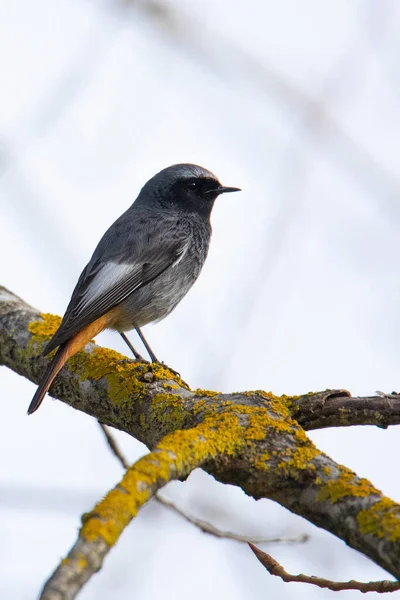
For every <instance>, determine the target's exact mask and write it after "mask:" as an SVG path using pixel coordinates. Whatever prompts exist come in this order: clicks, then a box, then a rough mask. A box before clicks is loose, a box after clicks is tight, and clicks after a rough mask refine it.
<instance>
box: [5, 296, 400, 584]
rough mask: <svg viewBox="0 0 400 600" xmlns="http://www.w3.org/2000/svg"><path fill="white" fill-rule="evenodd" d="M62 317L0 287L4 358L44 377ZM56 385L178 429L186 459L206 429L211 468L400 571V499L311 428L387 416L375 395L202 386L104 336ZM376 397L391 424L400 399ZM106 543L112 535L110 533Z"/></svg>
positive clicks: (117, 414)
mask: <svg viewBox="0 0 400 600" xmlns="http://www.w3.org/2000/svg"><path fill="white" fill-rule="evenodd" d="M58 322H59V320H58V318H56V317H53V316H51V315H40V314H39V313H38V311H36V310H34V309H33V308H31V307H29V306H28V305H26V304H25V303H24V302H23V301H22V300H20V299H19V298H17V297H16V296H14V295H13V294H11V293H10V292H8V291H7V290H4V289H3V290H1V289H0V363H2V364H5V365H7V366H8V367H10V368H12V369H13V370H15V371H17V372H18V373H20V374H21V375H24V376H25V377H28V378H29V379H31V380H32V381H35V382H37V381H38V380H39V378H40V376H41V375H42V373H43V370H44V369H45V367H46V364H47V359H46V358H43V357H38V355H39V354H40V351H41V349H42V347H43V345H44V344H45V343H46V341H47V340H48V338H49V336H50V335H51V334H52V333H53V332H54V330H55V328H56V327H57V324H58ZM51 393H52V395H53V396H55V397H57V398H60V399H61V400H63V401H64V402H67V403H68V404H70V405H71V406H73V407H75V408H77V409H79V410H82V411H84V412H86V413H88V414H90V415H92V416H94V417H95V418H96V419H98V420H100V421H101V422H102V423H105V424H109V425H112V426H114V427H116V428H119V429H121V430H123V431H125V432H127V433H129V434H130V435H133V436H134V437H136V438H137V439H139V440H141V441H142V442H144V443H145V444H146V445H147V446H148V447H149V448H155V447H156V446H157V444H159V443H160V440H162V439H163V438H165V436H168V435H169V434H171V435H173V436H174V438H173V439H174V447H173V449H172V450H171V451H173V453H174V454H175V455H176V456H177V457H178V458H179V457H181V456H182V455H183V454H185V453H186V452H189V453H190V452H195V451H196V448H197V445H196V444H197V442H196V439H197V436H198V431H199V428H204V440H205V441H204V443H205V446H206V448H207V452H208V454H207V456H209V457H211V458H209V459H207V460H205V462H204V463H203V464H202V466H203V468H204V469H205V470H206V471H208V472H209V473H211V474H212V475H214V476H215V477H216V478H217V479H218V480H220V481H222V482H225V483H231V484H235V485H238V486H240V487H241V488H242V489H243V490H244V491H245V492H246V493H248V494H250V495H252V496H254V497H255V498H261V497H265V498H271V499H273V500H275V501H277V502H279V503H280V504H282V505H283V506H285V507H287V508H288V509H289V510H291V511H292V512H294V513H297V514H299V515H301V516H303V517H305V518H306V519H308V520H309V521H311V522H312V523H315V524H316V525H318V526H320V527H323V528H325V529H327V530H328V531H331V532H332V533H333V534H334V535H336V536H338V537H339V538H341V539H343V540H345V541H346V543H347V544H348V545H350V546H351V547H353V548H355V549H357V550H359V551H360V552H363V553H364V554H365V555H366V556H369V557H370V558H372V560H374V561H375V562H376V563H377V564H379V565H380V566H382V567H383V568H384V569H387V570H388V571H389V572H390V573H391V574H392V575H394V576H395V577H398V578H399V577H400V565H399V561H398V557H399V555H400V506H399V505H397V504H396V503H394V502H393V501H391V500H389V499H388V498H385V497H384V496H383V495H382V494H381V492H379V491H378V490H377V489H375V488H374V487H373V486H372V485H371V483H369V482H368V481H367V480H365V479H360V478H359V477H357V475H356V474H355V473H353V472H351V471H350V470H348V469H346V468H345V467H342V466H340V465H338V464H337V463H335V462H334V461H333V460H332V459H331V458H329V457H328V456H326V455H325V454H324V453H323V452H320V451H319V450H318V449H317V448H316V447H315V446H314V444H313V443H312V442H311V441H310V440H309V439H308V438H307V435H306V433H305V429H308V428H310V429H314V428H315V427H317V426H327V425H326V424H327V423H328V425H329V426H332V425H334V424H338V425H349V424H350V423H351V422H352V421H351V420H350V417H351V415H354V414H356V417H355V423H357V424H359V423H360V422H364V423H366V422H368V423H374V424H378V425H382V421H381V419H380V417H379V415H376V413H375V416H373V415H372V413H371V412H370V411H368V410H367V412H366V405H368V402H367V401H366V399H355V398H351V397H350V396H349V394H348V392H343V391H340V390H339V391H328V392H322V393H317V394H309V395H307V396H301V397H286V396H282V397H277V396H274V395H273V394H271V393H266V392H262V391H257V392H243V393H239V394H218V393H215V392H210V391H204V390H195V391H192V390H189V389H188V388H187V387H185V386H184V384H183V383H182V381H181V380H180V379H179V378H177V377H176V375H174V374H173V373H171V372H170V371H169V370H168V369H165V368H163V367H160V366H157V365H148V364H144V363H140V362H135V361H130V360H127V359H125V358H124V357H123V356H121V355H120V354H118V353H116V352H113V351H111V350H107V349H105V348H100V347H98V346H96V345H95V344H94V343H91V344H88V345H87V346H86V348H85V349H84V351H82V352H80V353H79V354H78V355H76V357H73V359H71V360H70V361H69V362H68V363H67V365H66V367H65V368H64V369H62V371H61V373H60V374H59V376H58V377H57V379H56V381H55V383H54V385H53V386H52V388H51ZM28 401H29V399H27V403H28ZM371 401H372V402H374V403H375V404H374V407H375V408H376V406H378V405H380V404H381V405H383V404H384V405H385V406H386V407H389V408H387V411H389V412H390V418H389V416H388V415H387V416H385V419H386V421H385V424H388V423H389V421H390V420H391V422H393V423H397V422H398V419H399V414H400V413H399V410H398V409H399V407H398V405H397V403H396V401H395V399H393V401H392V400H391V399H389V402H388V401H387V399H382V398H381V397H377V398H372V399H371ZM331 406H334V407H336V410H337V412H336V414H335V415H334V416H332V414H333V413H334V411H333V409H331ZM360 406H361V408H360ZM367 408H368V406H367ZM39 414H40V413H39ZM343 415H345V416H343ZM32 418H39V417H32ZM301 425H302V426H303V427H304V428H303V427H302V426H301ZM175 432H176V435H175ZM195 432H197V433H195ZM191 436H193V437H191ZM180 440H181V441H182V444H180V443H179V441H180ZM197 458H198V457H196V455H194V457H193V460H194V461H195V460H196V459H197ZM125 524H126V523H125ZM103 542H105V543H106V544H108V543H109V541H108V538H107V536H104V537H103V541H102V542H101V543H103Z"/></svg>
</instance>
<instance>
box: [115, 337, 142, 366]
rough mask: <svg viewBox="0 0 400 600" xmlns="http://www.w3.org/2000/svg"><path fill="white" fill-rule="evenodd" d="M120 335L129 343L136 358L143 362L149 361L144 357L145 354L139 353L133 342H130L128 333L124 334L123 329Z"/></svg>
mask: <svg viewBox="0 0 400 600" xmlns="http://www.w3.org/2000/svg"><path fill="white" fill-rule="evenodd" d="M119 335H120V336H121V337H122V339H123V340H124V342H125V343H126V344H127V346H128V348H129V349H130V351H131V352H132V354H133V355H134V357H135V358H136V360H141V361H142V362H147V361H146V360H145V359H144V358H143V356H142V355H141V354H139V352H138V351H137V350H135V348H134V347H133V346H132V344H131V343H130V341H129V339H128V338H127V337H126V335H125V334H124V332H123V331H120V332H119Z"/></svg>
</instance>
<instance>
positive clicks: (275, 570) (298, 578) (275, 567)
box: [249, 542, 400, 594]
mask: <svg viewBox="0 0 400 600" xmlns="http://www.w3.org/2000/svg"><path fill="white" fill-rule="evenodd" d="M249 546H250V548H251V549H252V550H253V552H254V554H255V555H256V557H257V558H258V560H259V561H260V563H261V564H262V565H263V566H264V567H265V568H266V569H267V571H268V572H269V573H270V574H271V575H276V576H277V577H280V578H281V579H282V581H284V582H285V583H293V582H294V583H308V584H310V585H316V586H317V587H319V588H327V589H328V590H332V592H340V591H344V590H358V591H359V592H362V593H363V594H365V593H366V592H377V593H378V594H385V593H386V592H397V591H398V590H400V581H388V580H383V581H369V582H365V583H364V582H361V581H354V579H352V580H351V581H330V580H329V579H323V578H322V577H315V576H309V575H303V574H302V573H299V575H291V574H290V573H288V572H287V571H285V569H284V568H283V567H282V565H280V564H279V563H278V562H277V561H276V560H275V559H274V558H272V556H271V555H270V554H267V553H266V552H263V551H262V550H260V549H259V548H257V547H256V546H254V545H253V544H252V543H250V542H249Z"/></svg>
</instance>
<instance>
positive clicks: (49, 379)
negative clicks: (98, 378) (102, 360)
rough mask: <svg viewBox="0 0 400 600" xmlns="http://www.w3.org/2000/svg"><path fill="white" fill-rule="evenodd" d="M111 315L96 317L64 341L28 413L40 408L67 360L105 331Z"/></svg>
mask: <svg viewBox="0 0 400 600" xmlns="http://www.w3.org/2000/svg"><path fill="white" fill-rule="evenodd" d="M110 316H111V315H110V313H109V314H108V315H104V316H103V317H100V318H99V319H96V321H94V322H93V323H90V325H87V326H86V327H84V328H83V329H82V330H81V331H80V332H79V333H77V334H76V335H74V337H72V338H71V339H69V340H68V341H66V342H64V344H61V346H60V347H59V348H58V350H57V352H56V354H55V356H54V358H53V360H52V361H51V363H50V364H49V366H48V368H47V371H46V373H45V375H44V377H43V379H42V381H41V382H40V384H39V387H38V389H37V390H36V393H35V395H34V396H33V398H32V402H31V403H30V405H29V408H28V415H31V414H32V413H34V412H35V410H37V409H38V408H39V406H40V405H41V403H42V401H43V398H44V397H45V395H46V394H47V391H48V389H49V387H50V386H51V384H52V383H53V381H54V379H55V378H56V377H57V375H58V373H59V372H60V370H61V369H62V367H63V366H64V365H65V363H66V362H67V360H68V359H69V358H70V357H71V356H73V355H74V354H76V353H77V352H79V350H82V348H83V347H84V346H86V344H87V343H88V342H90V340H91V339H92V338H94V337H95V336H96V335H97V334H98V333H100V331H103V329H105V328H106V327H107V325H108V324H109V322H110Z"/></svg>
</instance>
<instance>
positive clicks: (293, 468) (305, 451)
mask: <svg viewBox="0 0 400 600" xmlns="http://www.w3.org/2000/svg"><path fill="white" fill-rule="evenodd" d="M287 454H288V460H283V461H281V462H280V463H279V465H278V467H280V468H281V469H283V470H284V471H286V472H287V473H290V475H291V476H292V477H295V476H296V473H298V472H299V471H304V470H308V471H309V470H311V471H315V468H316V467H315V464H314V463H313V462H312V461H313V459H314V458H315V457H317V456H319V455H320V454H321V453H320V451H319V450H318V449H317V448H316V447H315V446H314V444H313V443H312V442H311V441H310V440H309V441H308V444H307V446H305V447H302V448H296V449H295V450H293V452H292V451H290V450H289V449H288V452H287Z"/></svg>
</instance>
